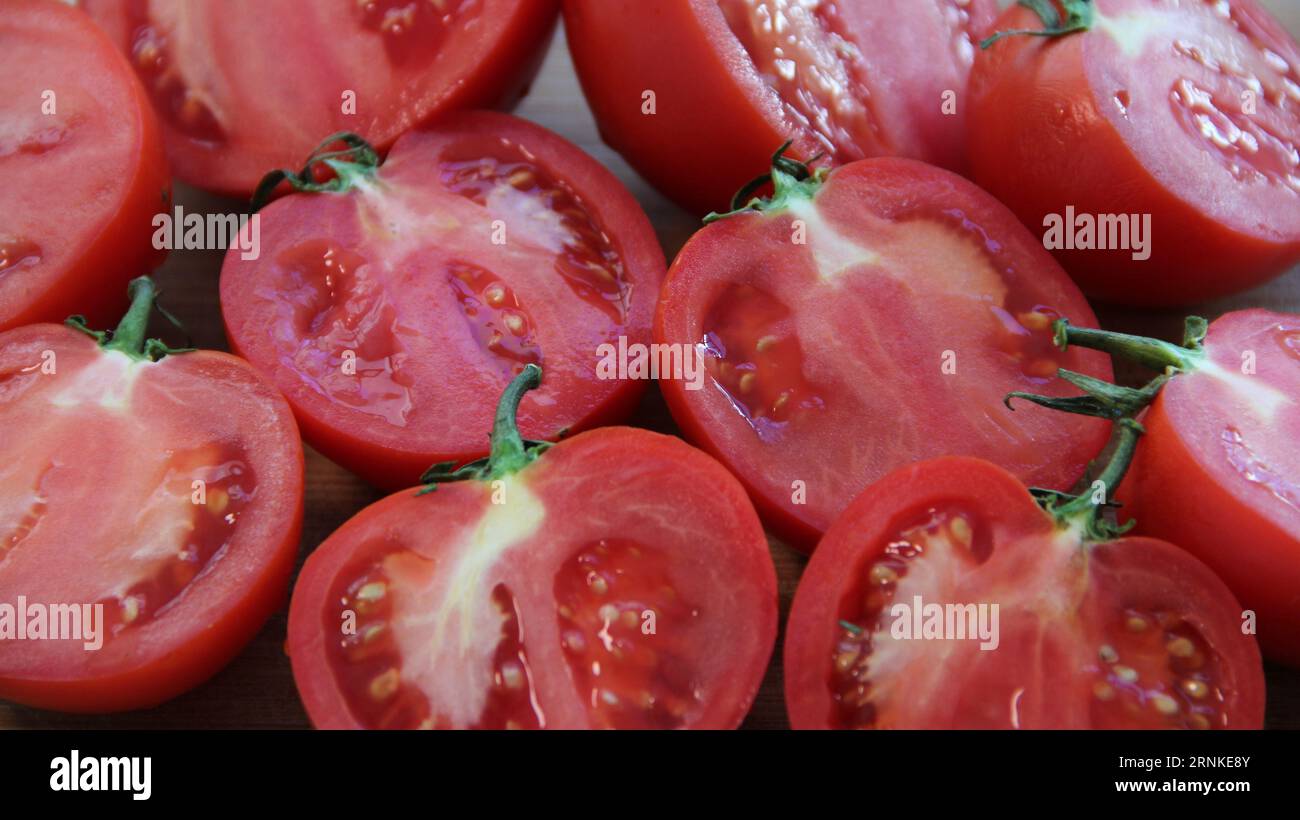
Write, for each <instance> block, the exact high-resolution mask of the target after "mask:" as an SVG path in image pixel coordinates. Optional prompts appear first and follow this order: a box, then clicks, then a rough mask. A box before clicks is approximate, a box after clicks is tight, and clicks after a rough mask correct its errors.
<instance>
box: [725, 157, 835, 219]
mask: <svg viewBox="0 0 1300 820" xmlns="http://www.w3.org/2000/svg"><path fill="white" fill-rule="evenodd" d="M790 145H791V143H790V142H786V143H785V145H782V146H781V147H780V148H778V149H776V153H775V154H773V155H772V170H771V171H769V172H768V173H766V174H763V175H762V176H760V177H756V178H755V179H753V180H751V181H750V182H749V183H747V184H746V185H745V186H744V187H743V188H741V189H740V190H739V191H737V192H736V195H735V196H733V197H732V198H731V210H730V211H727V212H726V213H718V212H716V211H715V212H713V213H711V214H709V215H708V216H706V217H704V224H705V225H708V224H710V223H713V222H717V221H718V220H719V219H726V218H727V217H731V216H735V215H736V214H740V213H745V212H747V211H760V212H765V211H779V210H781V209H782V208H785V207H786V205H787V204H788V203H789V201H790V200H791V199H792V198H794V197H804V198H806V199H812V197H813V196H814V195H815V194H816V193H817V190H818V189H819V188H821V186H822V183H823V182H825V181H826V174H827V170H826V169H825V168H818V169H816V170H813V169H812V168H810V167H809V165H810V164H811V163H813V162H816V161H817V160H818V159H819V158H820V155H818V156H816V157H813V158H812V159H810V160H808V162H807V163H804V162H799V161H798V160H794V159H791V158H789V157H787V156H785V152H786V151H788V150H789V149H790ZM769 182H770V183H772V196H770V197H760V196H753V197H752V198H751V199H749V200H748V201H746V198H747V197H751V196H752V195H753V194H754V193H756V192H757V191H758V190H759V189H760V188H762V187H763V186H764V185H766V184H768V183H769Z"/></svg>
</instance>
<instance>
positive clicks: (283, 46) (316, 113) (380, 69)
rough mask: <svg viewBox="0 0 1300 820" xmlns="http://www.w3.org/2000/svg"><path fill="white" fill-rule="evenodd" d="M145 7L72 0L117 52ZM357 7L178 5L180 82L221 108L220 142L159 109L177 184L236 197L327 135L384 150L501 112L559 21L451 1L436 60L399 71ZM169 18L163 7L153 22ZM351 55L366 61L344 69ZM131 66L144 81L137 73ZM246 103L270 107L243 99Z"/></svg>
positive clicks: (537, 4) (542, 6)
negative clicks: (186, 52)
mask: <svg viewBox="0 0 1300 820" xmlns="http://www.w3.org/2000/svg"><path fill="white" fill-rule="evenodd" d="M153 5H156V4H154V3H151V2H150V1H149V0H82V6H83V7H84V8H85V9H86V11H87V13H89V14H90V15H91V17H93V18H94V19H95V21H96V22H97V23H98V24H99V26H100V27H101V28H103V29H104V31H106V32H107V33H108V34H109V36H110V38H111V39H112V40H113V42H114V43H116V44H117V46H118V48H119V49H120V50H121V51H123V52H124V53H126V54H127V55H128V56H130V55H132V52H133V50H134V49H135V48H136V46H137V43H138V37H137V35H136V32H135V30H134V29H135V26H136V25H138V22H139V21H140V20H150V19H151V17H150V12H151V11H154V9H153V8H151V7H152V6H153ZM376 5H383V3H382V2H381V3H379V4H376ZM422 5H423V4H422ZM356 6H357V4H355V3H344V4H322V5H321V6H320V7H319V8H313V9H303V8H302V5H301V4H300V3H298V2H296V1H295V0H222V1H221V2H219V3H217V2H212V3H196V4H192V5H190V6H189V7H188V8H185V9H183V10H182V12H180V13H179V14H178V15H177V16H178V17H179V18H180V19H181V20H182V21H183V22H184V23H185V25H183V26H178V28H181V29H183V30H184V34H183V37H185V38H187V39H186V42H185V44H184V45H183V46H182V47H183V48H189V49H193V50H194V52H193V53H194V56H193V58H192V60H190V61H185V62H189V63H191V75H190V76H198V77H199V78H200V80H199V82H198V84H199V87H200V91H201V92H202V94H201V95H200V96H203V97H206V96H207V95H211V96H212V97H213V98H214V99H215V104H216V105H217V107H218V108H222V109H223V110H224V115H223V117H222V119H224V120H225V121H226V123H227V126H228V128H229V133H227V134H226V137H227V139H226V140H224V141H221V140H211V139H206V138H202V137H200V136H195V135H191V134H188V133H186V131H185V130H184V129H183V128H182V127H180V125H179V124H178V123H176V122H174V121H173V119H172V118H171V117H169V116H167V115H166V114H165V113H163V114H162V125H163V132H164V137H165V140H166V143H167V150H168V154H169V155H170V157H171V161H172V164H173V165H174V167H175V171H176V176H177V177H179V178H180V179H182V180H184V181H185V182H188V183H190V184H192V185H195V186H197V187H201V188H203V189H205V190H209V191H213V192H215V193H220V194H223V195H228V196H235V197H240V198H246V197H248V196H249V195H250V194H251V193H252V192H253V190H254V189H255V188H256V186H257V183H258V182H259V181H260V180H261V178H262V176H263V175H265V174H266V173H267V172H269V171H270V170H272V169H274V168H282V167H288V168H294V167H297V166H298V164H299V163H301V161H302V159H303V157H305V156H306V155H307V154H308V153H310V152H311V150H312V149H313V148H314V147H315V146H316V144H317V142H319V140H320V139H321V138H322V137H323V136H325V135H326V134H329V133H333V132H337V131H354V132H357V133H360V134H362V135H363V136H364V137H366V138H367V139H369V140H371V142H372V143H373V144H374V145H375V146H376V147H378V148H380V149H381V150H387V149H388V148H389V147H390V146H391V145H392V144H393V142H394V141H395V140H396V139H397V137H398V136H400V135H401V134H402V133H403V132H405V131H406V130H408V129H410V128H412V127H414V126H416V125H419V124H421V123H425V122H429V121H431V120H432V119H435V118H437V117H439V116H442V115H443V114H446V113H449V112H453V111H458V110H465V109H474V108H491V107H497V106H500V107H505V108H508V107H512V106H513V105H515V104H516V103H518V102H519V100H520V99H522V97H523V95H524V94H525V93H527V91H528V88H529V86H530V85H531V83H532V81H533V78H534V77H535V76H536V74H537V71H538V70H539V69H540V68H541V63H542V59H543V58H544V57H545V54H546V50H547V48H548V47H549V45H550V42H551V39H552V35H553V34H554V31H555V26H556V23H557V21H558V16H559V0H462V2H461V3H460V4H459V5H458V6H457V7H456V10H457V13H459V12H461V11H465V12H467V13H469V14H472V15H473V18H472V19H469V20H468V21H466V20H463V19H462V20H458V21H456V22H455V23H454V27H453V28H452V29H451V30H450V31H447V32H444V34H443V35H442V36H443V41H442V42H441V44H440V45H439V46H438V53H437V54H436V55H434V56H432V57H428V58H427V59H432V60H433V61H434V62H433V63H432V64H429V65H425V66H423V67H420V66H417V67H413V68H410V67H404V66H402V65H399V64H393V63H390V62H389V61H388V58H387V57H385V50H384V49H385V46H384V45H383V43H384V41H383V38H382V37H380V35H379V34H378V32H376V31H371V30H368V29H364V28H362V26H361V24H360V23H359V22H358V20H357V19H356V15H355V13H354V11H355V8H356ZM171 11H173V9H168V8H166V7H165V6H163V7H162V14H163V16H164V17H166V16H167V14H169V13H170V12H171ZM191 18H193V19H191ZM285 32H297V33H298V35H297V36H286V34H285ZM169 33H170V32H169ZM417 34H418V32H417ZM322 43H327V44H328V45H322ZM322 51H323V52H325V53H322ZM172 59H173V60H174V61H175V57H174V56H173V57H172ZM357 59H359V60H363V61H368V62H366V63H363V64H361V65H348V64H347V63H348V62H349V60H357ZM137 70H139V71H141V72H142V76H143V72H144V69H143V68H142V67H138V69H137ZM205 72H215V73H216V76H208V75H207V74H206V73H205ZM258 72H263V73H262V74H261V75H259V73H258ZM268 74H271V75H274V76H277V77H279V78H280V81H279V82H278V83H275V84H271V85H269V86H267V85H262V84H261V82H260V77H261V76H266V75H268ZM244 84H254V85H255V86H256V87H254V88H248V87H246V86H245V85H244ZM344 90H351V91H353V92H354V93H355V96H354V99H353V102H354V103H355V106H354V110H353V111H352V112H350V113H348V112H344V110H343V102H344V101H343V99H342V98H341V96H340V95H341V93H342V91H344ZM252 97H262V98H264V99H265V100H267V101H268V103H269V104H268V105H265V106H263V105H259V104H257V103H255V102H250V99H251V98H252ZM294 106H297V107H296V108H295V107H294ZM286 112H287V113H286Z"/></svg>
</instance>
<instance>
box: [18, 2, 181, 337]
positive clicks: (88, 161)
mask: <svg viewBox="0 0 1300 820" xmlns="http://www.w3.org/2000/svg"><path fill="white" fill-rule="evenodd" d="M10 38H15V40H14V43H13V46H12V48H11V47H10V46H8V45H5V46H4V47H3V48H0V53H3V54H4V55H5V58H6V59H5V60H4V61H0V65H3V64H4V63H7V61H8V60H9V59H13V60H18V59H22V58H23V55H24V54H25V51H24V49H26V48H37V46H36V42H37V38H40V41H41V42H43V43H45V44H46V46H47V48H49V49H50V50H49V51H48V52H45V53H42V52H39V51H38V52H36V54H37V55H38V58H41V57H48V60H49V62H50V64H49V65H48V66H45V67H44V72H45V73H44V74H43V75H42V77H41V79H40V80H39V82H40V84H41V85H40V87H39V88H36V87H26V86H24V87H21V88H19V87H15V85H11V83H13V84H17V83H21V82H23V81H24V80H25V79H26V78H25V77H23V75H22V74H21V73H20V72H19V71H18V70H17V67H12V68H7V69H6V70H5V71H3V72H0V75H2V78H0V99H3V100H5V101H7V103H8V104H11V105H13V106H14V108H15V109H17V108H18V106H20V105H21V106H22V110H21V111H14V112H13V113H14V116H15V118H16V121H17V123H18V124H19V127H21V124H22V120H21V119H17V118H18V116H19V115H22V114H25V113H27V111H28V110H30V107H35V106H38V105H40V104H41V100H42V99H43V98H42V97H41V93H42V91H43V90H44V89H46V88H49V90H52V91H54V92H55V95H56V96H55V98H54V101H55V104H56V112H57V114H56V117H57V119H56V117H50V120H51V121H53V122H56V123H58V124H59V125H60V126H64V127H66V128H67V129H68V133H67V134H65V135H63V136H61V137H60V141H61V142H63V143H65V145H64V146H63V151H67V152H71V151H80V152H81V153H82V154H83V155H88V156H83V157H82V158H81V159H78V160H65V159H64V158H63V157H64V153H63V151H61V150H60V148H58V147H55V148H52V149H50V150H49V151H46V152H45V153H44V156H43V157H42V159H41V160H39V161H37V160H31V159H25V158H24V156H23V155H24V154H25V153H26V152H25V151H24V150H15V151H12V152H11V151H7V150H6V151H0V154H4V155H6V156H2V157H0V170H2V171H3V172H4V174H5V176H6V178H7V179H9V184H7V185H6V190H5V193H4V194H0V206H3V209H4V210H5V211H6V217H7V223H6V225H5V226H4V229H5V230H6V231H15V230H16V231H18V232H19V233H20V234H25V233H26V231H24V230H23V229H24V228H28V229H29V230H30V231H31V235H30V236H24V237H22V238H26V239H28V240H30V241H33V242H35V243H36V244H37V245H38V246H41V247H42V249H43V250H44V251H46V253H43V255H42V260H43V261H42V262H40V263H38V264H37V266H36V267H35V268H32V269H27V270H21V269H20V270H18V271H10V272H9V273H8V274H6V273H4V272H2V271H0V331H4V330H8V329H11V328H16V327H20V326H22V325H27V324H32V323H35V322H49V321H62V320H63V319H64V318H66V317H67V316H69V315H70V314H73V313H82V314H85V315H86V316H87V318H88V319H90V321H91V322H92V323H100V324H102V323H106V322H108V321H110V320H112V319H115V318H116V317H117V316H118V315H120V312H121V309H122V308H123V307H124V306H125V304H126V302H125V299H123V293H125V290H126V283H127V281H128V280H130V279H131V278H132V277H135V276H139V275H140V274H142V273H147V272H148V271H149V270H152V269H153V268H154V267H156V266H157V265H159V264H161V262H162V260H163V259H164V258H165V256H166V251H165V250H162V249H155V248H154V246H153V242H152V236H153V230H154V229H153V227H152V221H153V218H154V215H155V214H157V213H159V212H162V211H165V210H166V209H168V208H169V207H170V204H171V173H170V170H169V169H168V166H167V158H166V155H165V153H164V151H163V143H162V134H161V130H160V128H159V125H158V120H157V117H156V116H155V115H154V113H153V109H152V108H151V107H150V105H149V100H148V98H147V96H146V95H145V91H144V88H143V87H142V86H141V85H140V83H139V81H137V80H136V78H135V77H134V75H133V74H132V72H131V70H130V66H129V65H127V63H126V61H125V60H124V59H123V58H122V56H121V55H120V54H118V53H117V52H116V50H115V49H114V48H113V46H112V44H111V43H110V42H108V40H107V38H106V37H105V36H104V35H103V34H102V33H101V32H100V31H98V30H97V29H96V28H95V26H94V25H93V24H92V23H91V22H90V21H89V20H88V19H86V17H85V15H84V14H82V13H81V12H79V11H77V10H76V9H69V8H67V7H66V6H65V5H63V4H61V3H43V2H39V1H38V0H14V2H12V3H6V4H5V6H4V9H3V12H2V13H0V43H8V42H10ZM55 47H65V48H67V49H69V50H72V51H73V53H75V55H76V57H75V59H78V60H81V61H84V63H82V64H81V65H76V66H71V65H63V64H57V63H55V62H54V61H55V60H57V59H58V58H59V57H61V56H63V55H61V54H60V53H59V52H56V51H54V50H53V49H54V48H55ZM86 98H89V100H94V101H95V103H97V104H99V105H100V106H102V107H101V108H100V109H94V108H92V103H91V102H89V101H88V100H87V99H86ZM110 112H111V113H110ZM6 118H7V117H6ZM55 127H56V126H54V125H51V126H49V128H50V130H53V129H54V128H55ZM91 132H93V133H91ZM122 132H125V133H126V134H127V135H128V136H127V137H125V138H121V137H119V136H118V134H119V133H122ZM109 135H111V137H110V136H109ZM22 136H25V135H23V134H14V135H13V138H18V137H22ZM87 140H94V141H98V142H100V143H103V144H105V145H110V146H113V147H112V148H110V149H107V155H106V150H105V149H101V148H96V147H91V148H89V149H88V148H87V147H86V144H85V143H86V141H87ZM15 148H16V146H15ZM24 162H26V163H28V164H32V165H33V167H31V168H28V169H23V168H22V167H21V163H24ZM11 163H12V164H11ZM65 175H67V176H71V177H72V178H71V179H69V178H66V177H65ZM25 177H28V178H31V179H32V183H29V184H23V183H22V180H23V179H24V178H25ZM69 201H74V202H77V203H78V204H77V205H76V206H75V207H74V206H70V205H68V202H69ZM11 209H12V210H11ZM63 209H66V211H65V210H63ZM30 220H35V221H30ZM29 221H30V222H29ZM4 240H5V236H3V235H0V243H3V241H4ZM6 280H7V281H6Z"/></svg>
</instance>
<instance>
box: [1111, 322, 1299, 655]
mask: <svg viewBox="0 0 1300 820" xmlns="http://www.w3.org/2000/svg"><path fill="white" fill-rule="evenodd" d="M1205 351H1206V358H1205V360H1204V361H1203V362H1201V363H1198V364H1195V365H1193V366H1192V368H1191V369H1190V371H1189V372H1186V373H1183V374H1180V375H1178V376H1175V377H1174V378H1173V380H1172V381H1171V382H1170V383H1169V384H1168V385H1166V386H1165V388H1164V389H1163V390H1162V391H1161V395H1160V396H1159V397H1158V398H1157V399H1156V402H1155V404H1154V405H1153V406H1152V408H1151V410H1150V412H1148V414H1147V415H1146V417H1145V418H1144V420H1143V423H1144V424H1145V425H1146V426H1147V428H1148V435H1147V436H1146V440H1145V441H1144V442H1143V445H1142V447H1141V448H1139V450H1138V454H1137V458H1136V460H1135V462H1134V465H1133V475H1132V479H1131V484H1130V495H1131V496H1132V498H1131V508H1132V512H1133V515H1134V518H1135V519H1136V520H1137V522H1138V525H1137V530H1138V532H1141V533H1142V534H1144V535H1151V536H1154V537H1158V538H1165V539H1169V540H1171V541H1175V542H1176V543H1178V544H1179V545H1180V546H1182V547H1184V548H1185V549H1187V550H1188V551H1190V552H1191V553H1193V554H1194V555H1196V556H1197V557H1198V558H1200V559H1201V560H1202V561H1204V562H1205V563H1207V564H1209V565H1210V566H1211V567H1212V568H1214V570H1215V572H1217V573H1218V574H1219V576H1220V577H1221V578H1223V579H1224V581H1225V582H1226V583H1227V584H1228V586H1229V587H1231V588H1232V590H1233V592H1234V593H1235V594H1236V595H1237V596H1238V597H1239V598H1240V599H1241V602H1242V604H1243V605H1245V606H1246V607H1247V608H1249V609H1251V610H1252V611H1254V612H1255V613H1256V614H1257V615H1258V617H1259V625H1258V628H1259V638H1260V643H1261V645H1262V646H1263V648H1264V653H1265V655H1266V656H1268V657H1269V658H1270V659H1272V660H1276V661H1280V662H1282V663H1287V664H1291V665H1295V664H1300V639H1298V638H1297V637H1296V635H1295V630H1294V629H1292V628H1291V624H1292V623H1294V622H1295V619H1296V618H1297V617H1300V603H1298V602H1297V601H1296V599H1295V594H1294V590H1295V589H1296V585H1297V584H1300V537H1298V536H1297V533H1300V449H1298V448H1297V446H1296V442H1297V441H1300V404H1297V399H1296V397H1297V396H1300V319H1297V317H1295V316H1289V315H1286V314H1279V313H1272V312H1270V311H1264V310H1247V311H1237V312H1233V313H1229V314H1226V315H1224V316H1223V317H1221V318H1219V319H1217V320H1215V321H1214V322H1213V323H1211V325H1210V331H1209V334H1208V335H1207V337H1206V343H1205Z"/></svg>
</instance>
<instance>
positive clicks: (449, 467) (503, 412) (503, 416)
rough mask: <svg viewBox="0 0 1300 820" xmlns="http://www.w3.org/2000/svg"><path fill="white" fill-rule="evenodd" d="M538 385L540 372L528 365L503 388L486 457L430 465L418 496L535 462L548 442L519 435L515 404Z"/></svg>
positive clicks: (497, 475)
mask: <svg viewBox="0 0 1300 820" xmlns="http://www.w3.org/2000/svg"><path fill="white" fill-rule="evenodd" d="M541 384H542V369H541V368H540V367H538V366H537V365H535V364H529V365H527V366H526V367H525V368H524V369H523V372H521V373H520V374H519V375H518V376H515V377H514V379H513V380H511V382H510V384H508V385H507V386H506V389H505V392H504V393H502V394H501V401H500V402H499V403H498V404H497V414H496V419H495V421H494V422H493V424H492V449H491V451H490V452H489V455H488V457H487V458H481V459H479V460H477V461H471V462H469V463H468V464H465V465H462V466H460V467H457V466H456V462H454V461H443V462H440V463H438V464H435V465H433V466H432V467H430V468H429V469H427V470H425V471H424V475H422V476H420V483H421V484H423V485H424V487H423V488H422V489H421V490H420V492H419V495H424V494H425V493H431V492H433V491H434V490H436V489H438V485H439V484H443V483H447V482H451V481H470V480H474V481H484V482H491V481H495V480H497V479H499V478H502V477H504V476H507V475H512V474H514V473H517V472H519V471H520V470H522V469H523V468H525V467H527V466H528V465H529V464H532V463H533V462H534V461H536V460H537V457H538V456H540V455H541V454H542V453H544V452H546V450H547V449H548V448H550V447H551V442H549V441H530V440H528V439H524V438H521V437H520V436H519V424H518V421H517V420H516V418H517V416H518V414H519V402H520V401H521V400H522V399H523V397H524V394H525V393H527V392H528V391H529V390H535V389H536V388H538V387H540V386H541Z"/></svg>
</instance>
